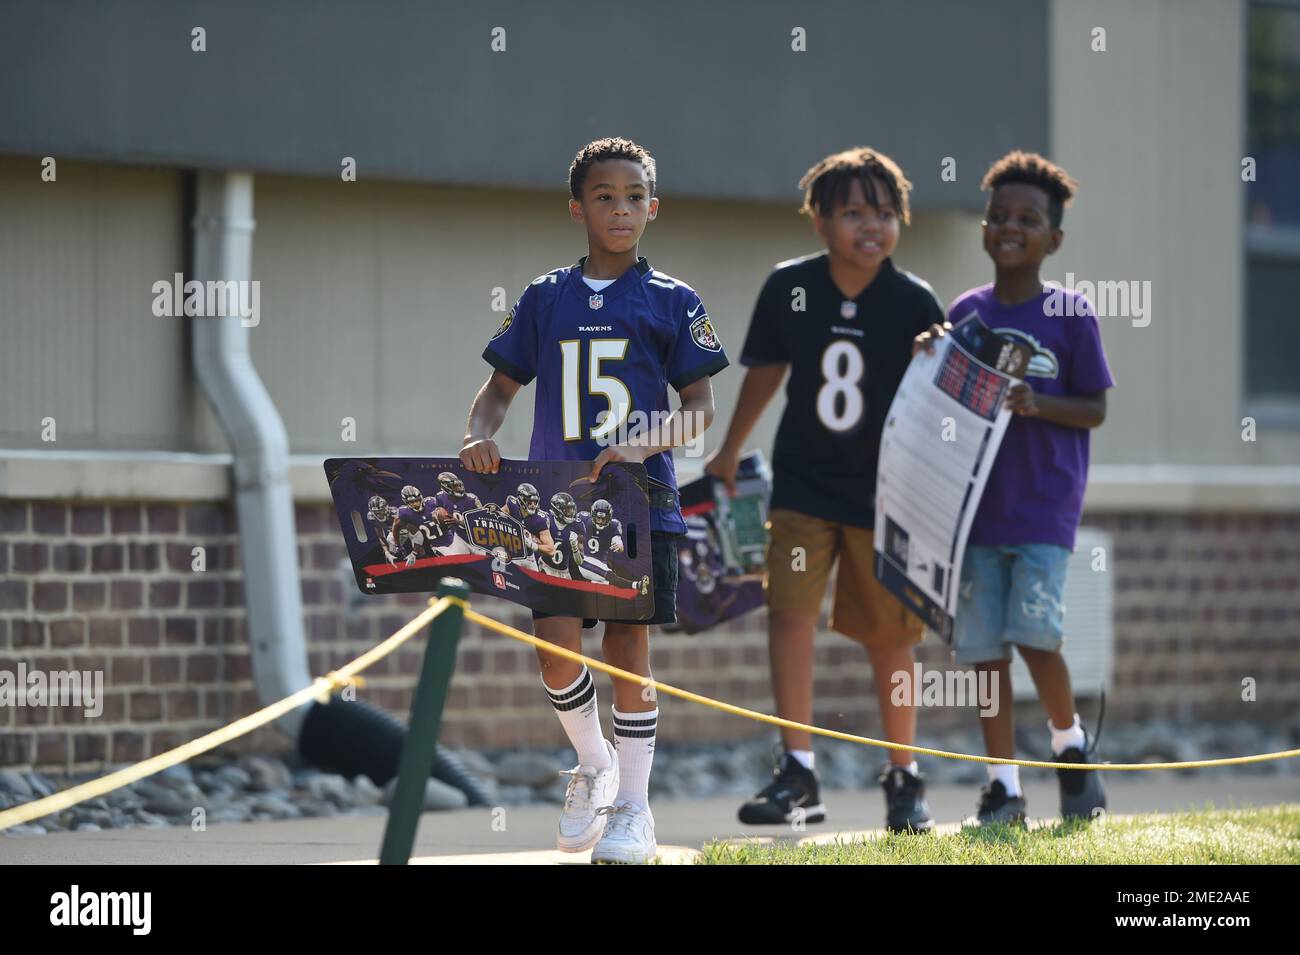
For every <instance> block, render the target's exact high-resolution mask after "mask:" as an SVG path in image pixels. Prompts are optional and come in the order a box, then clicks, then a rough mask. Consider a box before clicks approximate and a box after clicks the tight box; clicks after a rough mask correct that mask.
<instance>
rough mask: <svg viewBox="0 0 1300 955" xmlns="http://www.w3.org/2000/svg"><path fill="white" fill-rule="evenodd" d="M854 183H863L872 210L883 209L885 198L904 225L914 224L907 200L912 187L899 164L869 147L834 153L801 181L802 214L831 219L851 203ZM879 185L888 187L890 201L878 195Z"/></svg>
mask: <svg viewBox="0 0 1300 955" xmlns="http://www.w3.org/2000/svg"><path fill="white" fill-rule="evenodd" d="M854 180H857V181H858V182H860V183H862V192H863V194H864V195H866V197H867V202H869V203H870V204H871V205H872V206H874V207H875V208H877V209H879V208H880V205H881V200H882V198H887V199H888V201H889V204H891V205H892V206H893V207H894V210H895V211H896V212H897V213H898V217H899V218H900V219H902V221H903V224H904V225H906V224H907V223H908V222H910V221H911V210H910V209H909V207H908V204H907V197H908V195H909V193H911V191H912V184H911V183H910V182H908V181H907V177H906V176H904V175H903V170H902V169H901V168H899V165H898V163H896V162H894V160H892V159H890V158H889V157H888V156H886V155H885V154H884V153H882V152H879V151H877V150H875V149H872V148H871V147H869V146H855V147H854V148H853V149H846V150H844V151H843V152H838V153H832V154H831V155H829V156H827V157H826V158H825V159H823V160H822V161H821V162H819V163H817V164H816V165H815V166H813V167H812V168H811V169H809V170H808V171H807V172H806V173H804V174H803V178H802V179H800V180H799V188H801V189H802V190H803V206H802V207H800V209H799V211H800V212H802V213H804V214H805V215H813V214H816V215H820V216H826V215H830V213H831V210H833V209H834V208H835V207H836V206H837V205H843V204H844V203H845V202H847V201H848V198H849V188H850V186H851V185H852V184H853V182H854ZM877 181H879V182H881V183H884V186H885V191H886V192H887V193H888V196H887V197H882V196H878V195H877V194H876V182H877Z"/></svg>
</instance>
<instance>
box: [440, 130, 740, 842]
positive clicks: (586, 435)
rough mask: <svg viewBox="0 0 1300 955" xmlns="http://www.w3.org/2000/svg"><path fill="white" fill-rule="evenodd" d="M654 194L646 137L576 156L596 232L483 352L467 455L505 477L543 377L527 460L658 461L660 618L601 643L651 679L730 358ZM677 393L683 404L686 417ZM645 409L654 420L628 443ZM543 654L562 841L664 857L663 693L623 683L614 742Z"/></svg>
mask: <svg viewBox="0 0 1300 955" xmlns="http://www.w3.org/2000/svg"><path fill="white" fill-rule="evenodd" d="M654 190H655V163H654V159H652V158H651V156H650V154H649V153H647V152H646V151H645V149H643V148H642V147H640V146H638V145H637V144H636V143H633V142H630V141H628V140H626V139H617V138H611V139H601V140H597V141H596V142H593V143H590V144H588V145H587V146H584V147H583V148H582V149H580V150H579V151H578V154H577V156H576V157H575V158H574V160H573V163H572V164H571V166H570V167H569V192H570V196H571V198H570V201H569V215H570V217H571V218H572V219H573V221H574V222H576V223H578V224H580V225H582V226H584V227H585V229H586V232H587V249H588V253H587V255H585V256H583V257H582V258H581V259H579V260H578V262H577V264H575V265H572V266H569V267H568V268H561V269H555V270H553V271H551V272H548V273H546V274H545V275H542V276H540V277H538V278H537V279H535V280H534V281H533V282H532V284H530V285H529V286H528V287H527V288H526V289H524V292H523V294H522V295H521V296H520V298H519V301H518V302H516V303H515V307H514V308H513V309H512V310H511V311H510V314H509V315H508V316H507V317H506V320H505V321H504V322H502V324H501V327H500V328H499V329H498V330H497V332H496V334H495V335H493V336H492V339H491V341H490V342H489V343H488V346H487V348H486V349H485V350H484V352H483V357H484V359H486V360H487V362H488V363H489V364H490V365H492V367H493V369H494V371H493V373H492V376H491V377H490V378H489V379H488V381H487V383H486V384H484V386H483V387H482V389H481V390H480V391H479V393H478V395H477V397H476V398H475V399H474V404H473V407H472V408H471V409H470V415H469V425H468V428H467V431H466V434H465V444H464V447H463V448H462V449H461V453H460V459H461V462H462V463H463V464H464V465H465V467H467V468H469V469H470V470H471V471H477V472H488V473H495V472H496V471H497V469H498V468H499V466H500V460H501V455H500V451H499V449H498V448H497V445H496V442H495V441H493V440H492V436H493V435H494V434H496V432H497V430H498V429H499V428H500V427H501V424H502V422H503V421H504V419H505V415H506V410H507V409H508V408H509V406H510V402H511V400H512V399H513V398H514V396H515V395H516V393H518V391H519V389H520V387H522V386H523V385H526V384H528V383H529V382H531V381H532V380H533V379H534V378H536V379H537V393H536V397H535V400H534V404H533V435H532V442H531V445H530V447H529V452H528V456H529V458H530V459H532V460H590V461H592V468H591V474H590V478H591V480H592V481H595V480H596V478H597V477H598V476H599V474H600V471H601V468H602V467H604V465H605V464H607V463H609V462H611V461H634V462H636V461H639V462H643V463H644V464H645V468H646V472H647V473H648V475H649V477H650V486H651V501H650V528H649V531H650V534H649V538H650V549H651V562H652V565H653V577H654V616H652V617H651V618H650V619H649V620H648V621H646V620H609V621H606V622H605V633H604V639H603V641H602V649H603V651H604V656H605V659H606V660H607V661H608V662H609V663H611V664H613V665H614V666H617V667H619V668H621V669H624V670H628V671H630V672H633V673H636V674H638V675H640V676H646V677H648V676H650V649H649V627H648V624H663V623H672V622H674V621H675V620H676V588H677V548H676V540H677V538H678V537H679V536H680V535H682V534H684V533H685V532H686V521H685V519H684V518H683V517H682V512H681V506H680V503H679V501H678V494H677V478H676V474H675V472H674V469H673V459H672V449H673V448H674V447H678V446H680V445H684V444H687V443H689V442H691V441H694V440H696V439H697V438H698V436H699V435H700V434H702V433H703V431H704V430H705V429H706V428H707V427H708V426H709V424H710V423H711V422H712V420H713V414H714V407H713V388H712V386H711V385H710V383H709V378H710V376H711V375H714V374H716V373H717V372H719V371H721V370H722V369H723V368H725V367H726V366H727V357H726V355H725V354H724V353H723V350H722V345H721V343H720V342H719V341H718V337H717V335H716V333H715V331H714V328H713V324H712V321H711V320H710V318H709V316H708V313H707V312H706V311H705V309H704V305H703V304H702V303H701V302H700V298H699V296H698V295H696V294H695V291H694V290H693V289H692V288H690V286H688V285H686V284H684V283H682V282H680V281H678V280H677V279H674V278H673V277H672V276H670V275H666V274H664V273H662V272H657V271H655V270H654V269H652V268H651V267H650V264H649V263H648V262H647V261H646V260H645V259H644V258H640V257H638V256H637V245H638V243H639V242H640V240H641V234H642V233H643V232H644V231H645V227H646V224H647V223H649V222H650V221H651V220H652V219H654V218H655V216H656V215H657V214H658V211H659V200H658V199H657V198H656V197H655V194H654ZM669 386H672V388H673V389H674V390H676V391H677V393H678V396H679V398H680V407H679V408H678V409H677V410H676V411H671V409H670V406H669V401H668V388H669ZM634 408H635V409H636V410H637V411H638V412H641V413H642V414H643V415H645V416H646V418H647V420H648V421H650V422H652V424H650V425H649V426H648V427H645V428H643V429H641V430H640V431H638V432H637V433H635V434H634V435H630V436H628V435H627V434H626V429H627V422H628V417H629V415H630V413H631V412H632V409H634ZM670 412H671V413H670ZM546 537H547V538H550V537H551V534H550V531H549V529H548V530H547V532H546ZM551 544H552V545H554V540H553V539H552V541H551ZM533 617H534V619H535V624H534V626H535V628H536V633H537V635H538V636H539V637H540V638H542V639H543V640H546V641H548V642H550V643H554V644H556V645H558V646H561V647H564V648H567V649H570V650H578V649H580V648H581V646H582V631H583V628H584V621H583V620H580V619H579V618H576V617H546V616H544V615H541V614H537V613H534V614H533ZM595 623H596V621H594V620H593V621H590V622H587V623H586V625H587V626H595ZM538 658H539V660H540V663H541V671H542V683H543V685H544V687H545V689H546V692H547V695H548V696H549V698H550V700H551V703H552V705H553V706H554V708H555V711H556V715H557V716H558V717H559V720H560V724H561V726H562V727H563V728H564V732H565V734H566V735H567V736H568V738H569V741H570V742H571V743H572V744H573V747H574V749H575V750H577V753H578V766H577V768H576V769H574V770H571V771H569V772H568V773H567V775H568V776H569V777H570V783H569V787H568V791H567V792H566V794H565V800H564V810H563V813H562V814H561V816H560V823H559V827H558V833H557V840H556V841H557V843H558V845H559V847H560V849H562V850H564V851H568V852H581V851H583V850H585V849H588V848H591V847H592V846H594V849H593V851H592V856H591V858H592V861H593V862H648V861H650V860H651V859H653V858H654V856H655V853H656V851H657V846H656V843H655V834H654V816H653V815H652V814H651V813H650V809H649V800H648V796H647V790H648V782H649V777H650V765H651V760H652V757H653V754H654V745H655V733H656V727H657V722H658V715H659V711H658V709H657V707H656V703H655V700H654V697H653V696H652V695H643V694H642V691H641V687H640V686H639V685H637V684H635V683H628V682H623V681H618V682H615V684H614V745H612V746H611V745H610V744H609V743H608V742H607V741H606V740H605V737H604V734H603V733H602V731H601V727H600V717H599V714H598V711H597V707H596V688H595V683H594V682H593V681H592V678H591V674H590V673H589V672H588V670H587V668H586V667H585V666H582V665H581V664H575V663H572V662H570V661H568V660H565V659H561V658H559V657H556V656H552V655H551V654H549V653H545V652H540V651H539V653H538Z"/></svg>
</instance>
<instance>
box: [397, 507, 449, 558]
mask: <svg viewBox="0 0 1300 955" xmlns="http://www.w3.org/2000/svg"><path fill="white" fill-rule="evenodd" d="M437 506H438V503H437V501H436V500H434V499H433V498H431V497H426V498H425V499H424V509H423V510H420V511H417V510H415V509H414V508H411V507H408V506H407V505H405V504H403V505H402V506H401V507H399V508H398V509H397V532H398V535H401V533H402V531H403V530H406V531H408V532H409V533H413V532H415V531H416V530H423V531H424V548H425V550H426V551H427V550H428V549H429V548H430V547H446V546H447V545H448V544H450V543H451V539H452V537H453V536H455V535H454V534H453V533H452V531H451V529H450V528H449V527H445V526H443V523H442V521H440V520H438V517H437V515H436V514H435V513H434V510H435V509H436V508H437Z"/></svg>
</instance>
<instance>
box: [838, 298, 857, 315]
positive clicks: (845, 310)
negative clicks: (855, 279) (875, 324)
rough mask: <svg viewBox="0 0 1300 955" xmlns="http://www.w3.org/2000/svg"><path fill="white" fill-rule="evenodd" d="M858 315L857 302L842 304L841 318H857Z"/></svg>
mask: <svg viewBox="0 0 1300 955" xmlns="http://www.w3.org/2000/svg"><path fill="white" fill-rule="evenodd" d="M857 314H858V303H857V302H840V318H855V317H857Z"/></svg>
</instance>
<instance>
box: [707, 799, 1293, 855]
mask: <svg viewBox="0 0 1300 955" xmlns="http://www.w3.org/2000/svg"><path fill="white" fill-rule="evenodd" d="M801 838H803V837H801ZM696 861H697V863H698V864H701V865H900V864H902V865H1231V864H1291V865H1294V864H1296V863H1298V862H1300V805H1295V804H1288V805H1282V806H1270V807H1267V808H1260V809H1206V810H1200V811H1196V812H1183V813H1170V814H1168V815H1165V814H1152V815H1141V816H1128V817H1125V818H1114V817H1106V818H1103V819H1101V820H1099V821H1097V822H1093V823H1088V822H1084V821H1071V822H1061V823H1057V824H1055V825H1044V826H1039V827H1037V828H1033V829H1023V828H1019V827H1012V826H995V827H990V828H987V829H976V828H965V829H962V830H961V831H959V832H956V833H949V834H938V835H937V834H933V833H931V834H928V835H921V836H917V835H910V836H895V835H882V836H879V837H877V838H866V839H856V840H853V841H838V842H835V843H830V844H824V845H817V844H812V843H800V842H799V841H798V839H797V838H794V837H785V838H780V839H777V840H776V841H774V842H772V843H758V844H755V843H738V842H711V843H709V844H708V845H706V846H704V849H703V851H702V852H701V854H700V856H699V857H698V859H697V860H696Z"/></svg>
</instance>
